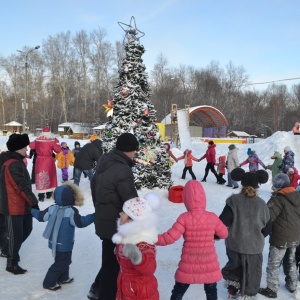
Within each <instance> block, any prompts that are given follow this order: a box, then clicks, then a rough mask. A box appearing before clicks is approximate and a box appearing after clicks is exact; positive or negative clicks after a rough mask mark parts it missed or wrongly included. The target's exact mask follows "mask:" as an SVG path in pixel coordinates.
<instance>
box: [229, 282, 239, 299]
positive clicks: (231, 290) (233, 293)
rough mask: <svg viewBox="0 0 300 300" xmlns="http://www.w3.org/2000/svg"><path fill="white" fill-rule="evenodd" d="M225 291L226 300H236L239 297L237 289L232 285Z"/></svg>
mask: <svg viewBox="0 0 300 300" xmlns="http://www.w3.org/2000/svg"><path fill="white" fill-rule="evenodd" d="M227 291H228V299H237V297H238V296H239V294H238V289H237V288H235V287H234V286H232V285H229V286H228V288H227Z"/></svg>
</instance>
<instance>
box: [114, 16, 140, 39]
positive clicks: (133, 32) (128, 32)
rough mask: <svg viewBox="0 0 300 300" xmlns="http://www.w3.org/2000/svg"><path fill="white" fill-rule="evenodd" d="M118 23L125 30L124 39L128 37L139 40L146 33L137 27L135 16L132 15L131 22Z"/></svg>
mask: <svg viewBox="0 0 300 300" xmlns="http://www.w3.org/2000/svg"><path fill="white" fill-rule="evenodd" d="M118 24H119V26H120V27H121V28H122V29H123V30H124V31H125V37H124V40H125V38H126V37H127V38H128V40H129V39H130V38H133V39H137V40H139V39H140V38H142V37H143V36H144V35H145V33H144V32H142V31H140V30H138V29H137V28H136V23H135V18H134V16H132V17H131V19H130V23H129V24H125V23H122V22H118Z"/></svg>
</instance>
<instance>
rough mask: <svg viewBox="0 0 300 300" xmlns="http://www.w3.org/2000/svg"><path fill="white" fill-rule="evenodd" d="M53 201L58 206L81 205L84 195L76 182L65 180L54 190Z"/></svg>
mask: <svg viewBox="0 0 300 300" xmlns="http://www.w3.org/2000/svg"><path fill="white" fill-rule="evenodd" d="M67 187H68V188H67ZM54 201H55V203H56V204H57V205H59V206H69V205H75V206H82V205H83V201H84V196H83V194H82V192H81V191H80V189H79V187H78V186H77V185H76V184H74V183H69V182H67V183H64V184H62V185H61V186H59V187H57V188H56V189H55V190H54Z"/></svg>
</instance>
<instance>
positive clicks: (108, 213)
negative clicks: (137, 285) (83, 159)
mask: <svg viewBox="0 0 300 300" xmlns="http://www.w3.org/2000/svg"><path fill="white" fill-rule="evenodd" d="M96 141H97V140H96ZM96 141H94V142H93V143H95V142H96ZM138 147H139V142H138V140H137V138H136V137H135V136H134V135H133V134H132V133H129V132H125V133H122V134H121V135H120V136H119V137H118V138H117V142H116V147H115V148H113V149H112V150H110V151H109V152H107V153H105V154H104V155H102V156H101V158H100V159H99V161H98V163H97V169H96V173H95V175H94V177H93V180H92V183H91V191H92V199H93V202H94V206H95V229H96V234H97V236H98V237H99V238H100V239H101V250H100V251H99V253H101V256H102V257H101V266H100V269H99V272H98V274H97V275H96V277H95V279H94V282H93V283H92V285H91V287H90V290H89V292H88V295H87V297H88V298H89V299H91V300H98V299H101V298H102V299H105V300H116V293H117V278H118V274H119V270H120V266H119V263H118V261H117V258H116V255H115V252H114V250H115V247H116V245H115V243H113V241H112V237H113V235H114V234H115V233H116V232H117V223H116V221H117V219H118V218H119V214H120V212H121V211H122V207H123V204H124V203H125V201H127V200H128V199H132V198H135V197H138V193H137V190H136V187H135V184H134V176H133V172H132V167H133V166H134V162H133V157H134V155H135V153H136V150H138ZM81 151H82V150H81ZM79 153H81V152H79ZM76 159H77V158H76ZM75 163H76V161H75ZM99 256H100V255H99ZM99 258H100V257H99Z"/></svg>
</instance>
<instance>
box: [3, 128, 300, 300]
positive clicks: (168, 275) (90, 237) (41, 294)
mask: <svg viewBox="0 0 300 300" xmlns="http://www.w3.org/2000/svg"><path fill="white" fill-rule="evenodd" d="M33 139H34V137H31V140H33ZM62 140H63V139H60V141H62ZM64 140H65V141H66V142H67V143H68V146H69V147H70V148H73V146H74V140H71V139H70V140H67V139H64ZM6 141H7V137H3V136H0V149H1V150H6V147H5V144H6ZM80 143H81V145H84V144H85V143H86V141H80ZM285 146H290V147H291V148H292V150H293V151H294V153H295V167H296V168H297V169H299V168H300V136H294V135H292V133H291V132H276V133H275V134H273V135H272V136H271V137H269V138H268V139H265V140H262V141H260V142H257V143H255V144H247V145H237V147H238V148H239V150H238V157H239V160H240V162H242V161H244V160H245V159H246V158H247V154H246V152H247V148H249V147H251V148H252V149H254V150H255V151H256V153H257V154H258V156H259V157H260V159H261V160H262V161H263V162H264V163H265V164H271V163H272V160H271V159H270V157H271V156H272V155H273V153H274V151H279V152H280V153H282V154H283V149H284V147H285ZM206 149H207V144H206V143H195V142H193V143H192V150H193V155H194V156H195V157H198V158H199V157H201V156H202V155H203V154H204V153H205V151H206ZM183 150H184V149H182V150H180V149H177V148H173V149H172V151H173V153H174V154H175V156H179V155H181V154H182V152H183ZM216 151H217V157H219V156H220V155H227V152H228V144H227V145H221V144H217V147H216ZM205 165H206V162H205V161H204V160H203V161H201V162H194V166H193V170H194V173H195V175H196V177H197V180H201V179H202V177H203V175H204V168H205ZM31 168H32V163H31V160H30V159H28V170H29V172H31ZM245 169H246V170H248V168H247V166H246V167H245ZM182 170H183V160H181V161H179V162H178V163H177V164H174V166H173V167H172V179H173V181H174V185H185V183H186V182H187V181H188V180H189V179H191V178H190V174H189V173H187V176H186V180H183V179H181V173H182ZM72 171H73V168H72V167H70V168H69V175H70V178H71V177H72ZM57 174H58V179H59V183H60V182H61V170H59V169H58V170H57ZM225 178H226V177H225ZM203 187H204V189H205V192H206V196H207V210H209V211H212V212H215V213H216V214H217V215H219V214H220V213H221V211H222V210H223V207H224V204H225V200H226V198H227V197H228V196H229V195H231V194H232V193H239V189H237V190H233V189H231V188H229V187H226V186H225V185H224V186H223V185H218V184H216V180H215V177H214V176H213V175H212V174H210V175H209V176H208V178H207V182H205V183H203ZM80 188H81V190H82V191H83V193H84V195H85V204H84V206H82V207H81V208H79V210H80V212H81V214H83V215H85V214H87V213H90V212H93V211H94V207H93V204H92V199H91V192H90V187H89V181H88V179H85V178H83V177H82V179H81V182H80ZM33 189H34V190H35V186H34V185H33ZM148 191H149V190H148V189H142V190H141V191H139V194H140V196H143V195H144V194H145V193H147V192H148ZM154 192H156V193H157V194H159V196H160V197H161V198H162V201H163V204H162V207H161V208H160V210H159V217H160V222H159V230H160V232H164V231H166V230H167V229H169V227H170V226H171V225H172V224H173V222H174V221H175V220H176V218H177V217H178V215H179V214H181V213H182V212H184V211H185V207H184V205H183V204H175V203H172V202H170V201H169V200H168V191H167V190H160V189H158V188H156V189H154ZM270 194H271V179H269V181H268V182H267V183H266V184H264V185H262V186H261V187H260V189H259V195H260V196H261V197H262V198H263V199H264V200H265V201H268V199H269V197H270ZM52 203H53V199H50V200H46V201H45V202H44V203H40V208H41V209H44V208H46V207H48V206H49V205H51V204H52ZM45 226H46V223H39V222H37V221H36V220H34V223H33V231H32V233H31V235H30V237H29V238H28V239H27V240H26V241H25V243H24V244H23V246H22V248H21V251H20V255H21V262H20V266H21V267H23V268H25V269H27V270H28V273H27V274H25V275H18V276H16V275H13V274H11V273H8V272H6V271H5V266H6V259H5V258H1V257H0V300H9V299H11V300H33V299H41V300H42V299H44V300H50V299H51V300H54V299H59V300H68V299H72V300H83V299H87V298H86V294H87V292H88V290H89V288H90V285H91V283H92V282H93V280H94V278H95V276H96V274H97V273H98V271H99V267H100V263H101V247H100V246H101V243H100V239H99V238H98V237H97V236H96V235H95V233H94V232H95V230H94V226H93V225H91V226H89V227H87V228H83V229H76V236H75V237H76V240H75V246H74V250H73V257H72V264H71V267H70V275H71V276H72V277H74V278H75V280H74V283H72V284H70V285H66V286H63V288H62V289H61V290H60V291H57V292H51V291H47V290H44V289H43V287H42V282H43V279H44V276H45V274H46V272H47V269H48V268H49V266H50V265H51V264H52V262H53V258H52V254H51V251H50V250H49V249H48V247H47V241H46V240H45V239H44V238H43V237H42V233H43V231H44V228H45ZM182 242H183V241H182V239H180V240H179V241H177V242H176V243H174V244H173V245H170V246H166V247H158V248H157V266H158V267H157V271H156V277H157V279H158V284H159V293H160V299H161V300H167V299H170V294H171V290H172V288H173V285H174V273H175V270H176V268H177V264H178V261H179V259H180V255H181V247H182ZM215 245H216V249H217V253H218V256H219V262H220V265H221V267H223V266H224V265H225V263H226V262H227V257H226V253H225V246H224V241H223V240H221V241H218V242H216V244H215ZM268 250H269V244H268V238H266V244H265V248H264V252H263V256H264V262H263V278H262V282H261V286H265V285H266V281H265V278H266V273H265V270H266V263H267V256H268ZM280 284H281V286H280V289H279V292H278V299H284V300H287V299H300V292H299V290H300V287H298V290H297V291H296V293H294V294H290V293H289V292H288V291H287V290H286V289H285V287H284V275H283V273H282V271H281V274H280ZM218 295H219V300H225V299H227V291H226V289H225V288H224V286H223V281H220V282H219V283H218ZM184 299H185V300H199V299H206V297H205V293H204V290H203V286H201V285H192V286H190V288H189V290H188V291H187V293H186V295H185V297H184ZM262 299H266V298H264V297H263V296H261V295H258V296H257V300H262Z"/></svg>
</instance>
